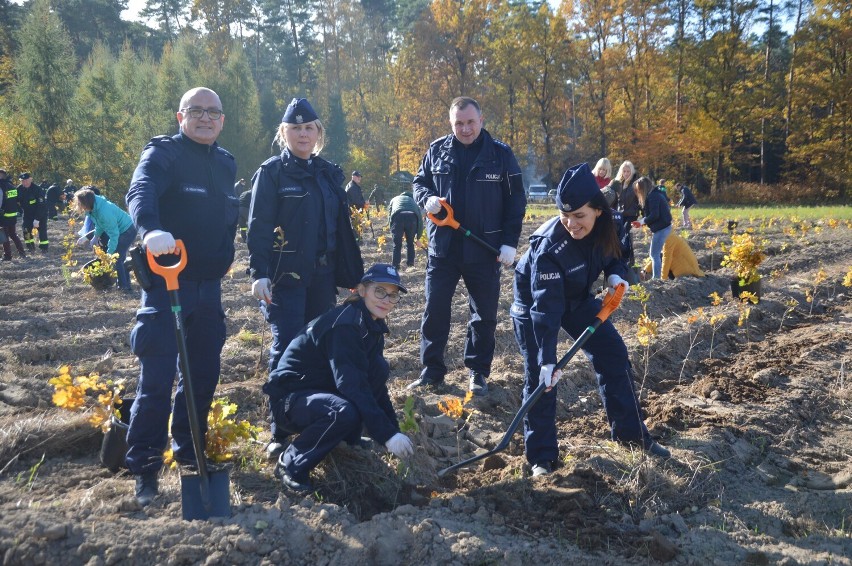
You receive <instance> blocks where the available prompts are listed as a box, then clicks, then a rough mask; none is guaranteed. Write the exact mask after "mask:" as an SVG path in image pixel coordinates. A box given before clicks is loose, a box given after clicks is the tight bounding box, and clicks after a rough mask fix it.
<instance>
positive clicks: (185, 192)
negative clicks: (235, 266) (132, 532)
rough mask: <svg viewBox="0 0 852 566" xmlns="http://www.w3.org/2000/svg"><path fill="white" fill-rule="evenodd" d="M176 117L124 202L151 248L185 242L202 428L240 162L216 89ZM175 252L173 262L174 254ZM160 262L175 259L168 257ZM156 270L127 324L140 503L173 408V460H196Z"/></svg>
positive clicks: (215, 365) (215, 366)
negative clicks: (174, 130)
mask: <svg viewBox="0 0 852 566" xmlns="http://www.w3.org/2000/svg"><path fill="white" fill-rule="evenodd" d="M176 117H177V121H178V124H179V125H180V132H179V133H178V134H177V135H174V136H158V137H156V138H153V139H152V140H151V141H150V142H149V143H148V145H147V146H145V149H144V150H143V151H142V157H141V158H140V160H139V164H138V165H137V166H136V171H135V172H134V173H133V178H132V180H131V181H130V189H129V190H128V192H127V208H128V211H129V212H130V216H131V217H132V218H133V223H134V224H135V225H136V228H137V230H138V232H139V235H140V236H141V237H142V241H143V242H144V244H145V245H146V246H147V248H148V250H149V251H150V252H151V253H152V254H153V255H154V256H160V255H163V254H174V253H176V252H178V249H177V248H176V246H175V240H176V239H181V240H183V243H184V245H185V247H186V255H187V264H186V267H185V268H184V270H183V271H182V272H181V275H180V290H179V295H180V303H181V306H182V307H183V319H184V333H185V335H186V346H187V356H188V358H189V364H190V367H191V371H192V380H193V386H194V393H195V404H196V407H197V408H198V421H199V424H200V425H201V432H202V434H205V433H206V431H207V414H208V412H209V410H210V404H211V403H212V401H213V392H214V390H215V389H216V385H217V384H218V382H219V369H220V354H221V352H222V346H223V345H224V344H225V321H224V314H223V311H222V290H221V282H222V277H223V276H224V275H225V273H226V272H227V271H228V268H229V267H230V265H231V263H232V262H233V260H234V236H235V234H236V230H237V217H238V213H239V202H238V200H237V196H236V195H235V194H234V179H235V178H236V164H235V162H234V157H233V156H232V155H231V154H230V153H228V152H227V151H225V150H224V149H222V148H221V147H219V145H218V144H217V143H216V139H217V138H218V137H219V133H220V132H221V131H222V126H223V125H224V122H225V115H224V112H223V111H222V103H221V101H220V100H219V96H218V95H217V94H216V93H215V92H213V91H212V90H210V89H207V88H194V89H192V90H189V91H188V92H187V93H186V94H184V95H183V98H182V99H181V101H180V107H179V110H178V111H177V114H176ZM169 259H171V260H172V263H173V262H174V261H173V260H174V257H172V258H169ZM160 262H161V263H164V264H168V263H169V261H165V262H164V261H163V258H161V259H160ZM151 279H152V283H151V286H150V288H148V289H143V291H142V301H141V308H140V309H139V310H138V311H137V313H136V321H137V322H136V326H135V327H134V328H133V331H132V332H131V334H130V344H131V348H132V350H133V353H134V354H136V355H137V356H138V357H139V365H140V368H141V371H140V375H139V384H138V385H137V389H136V399H135V401H134V403H133V406H132V409H131V412H130V429H129V431H128V433H127V444H128V446H129V450H128V452H127V467H128V468H129V469H130V471H131V473H133V474H134V476H135V477H136V499H137V501H138V502H139V504H140V505H142V506H145V505H148V504H150V503H151V501H152V500H153V499H154V497H155V496H156V495H157V491H158V488H157V475H158V472H159V471H160V468H162V466H163V458H162V454H163V450H164V449H165V448H166V440H167V437H168V422H169V415H170V414H171V417H172V428H171V433H172V449H173V451H174V457H175V460H176V461H177V462H178V464H181V465H187V464H194V463H195V450H194V448H193V445H192V436H191V433H190V430H189V420H188V418H187V410H186V399H185V398H184V388H183V379H182V376H180V377H179V379H178V386H177V392H176V394H175V398H174V409H173V410H172V398H171V397H172V395H171V392H172V384H173V383H174V378H175V371H176V369H175V368H176V367H177V366H178V352H177V343H176V341H175V338H174V320H173V317H172V316H171V314H170V310H171V306H170V301H169V296H168V292H167V290H166V287H165V280H164V279H163V278H162V277H159V276H153V277H152V278H151ZM201 456H202V457H203V455H201Z"/></svg>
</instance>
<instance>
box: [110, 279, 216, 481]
mask: <svg viewBox="0 0 852 566" xmlns="http://www.w3.org/2000/svg"><path fill="white" fill-rule="evenodd" d="M151 279H152V283H153V285H152V287H151V288H150V289H149V290H147V291H144V290H143V291H142V304H141V308H140V309H139V310H138V311H137V312H136V326H135V327H134V328H133V330H132V331H131V333H130V346H131V349H132V351H133V353H134V354H136V355H137V356H138V357H139V366H140V369H141V371H140V374H139V383H138V385H137V386H136V399H135V401H134V403H133V407H132V409H131V411H130V430H128V432H127V444H128V446H129V450H128V452H127V467H128V468H129V469H130V471H131V473H133V474H142V473H149V472H156V471H158V470H159V469H160V468H161V467H162V465H163V457H162V455H163V450H164V449H165V447H166V442H167V440H168V424H169V415H171V417H172V429H171V432H172V449H173V450H174V457H175V460H177V461H178V462H180V463H194V462H195V449H194V447H193V444H192V435H191V433H190V428H189V419H188V416H187V415H188V413H187V408H186V397H185V393H184V376H183V374H182V372H181V371H180V369H179V362H178V349H177V340H176V338H175V321H174V315H173V313H172V310H171V303H170V301H169V296H168V292H167V291H166V285H165V281H164V280H163V278H162V277H160V276H156V275H155V276H152V278H151ZM179 285H180V289H179V291H178V294H179V298H180V304H181V307H182V315H183V321H184V334H185V336H186V348H187V356H188V358H189V369H190V373H191V375H192V385H193V390H194V393H195V404H196V408H197V409H198V422H199V424H200V425H201V433H202V435H206V433H207V414H208V413H209V411H210V404H211V403H212V401H213V393H214V392H215V390H216V385H217V384H218V383H219V371H220V365H221V364H220V355H221V353H222V347H223V346H224V345H225V313H224V312H223V310H222V282H221V280H220V279H206V280H201V281H198V280H185V279H183V278H180V279H179ZM175 375H177V376H178V383H177V392H176V393H175V396H174V408H172V386H173V385H174V380H175Z"/></svg>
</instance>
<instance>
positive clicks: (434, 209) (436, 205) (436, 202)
mask: <svg viewBox="0 0 852 566" xmlns="http://www.w3.org/2000/svg"><path fill="white" fill-rule="evenodd" d="M441 208H443V207H442V206H441V199H439V198H438V197H429V198H427V199H426V212H428V213H429V214H438V213H439V212H441Z"/></svg>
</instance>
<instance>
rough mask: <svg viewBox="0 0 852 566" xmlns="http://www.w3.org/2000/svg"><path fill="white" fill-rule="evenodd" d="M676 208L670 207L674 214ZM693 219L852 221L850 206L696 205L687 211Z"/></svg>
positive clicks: (851, 208)
mask: <svg viewBox="0 0 852 566" xmlns="http://www.w3.org/2000/svg"><path fill="white" fill-rule="evenodd" d="M676 210H679V209H677V207H672V213H673V214H674V213H675V211H676ZM689 214H690V216H691V217H692V218H693V219H696V220H697V219H703V218H708V219H710V220H717V221H718V220H739V221H745V220H750V219H754V220H768V219H770V218H787V219H790V218H799V219H800V220H811V221H819V220H828V219H829V218H834V219H836V220H852V206H730V205H728V206H726V205H715V204H698V205H696V206H694V207H693V208H691V209H690V210H689Z"/></svg>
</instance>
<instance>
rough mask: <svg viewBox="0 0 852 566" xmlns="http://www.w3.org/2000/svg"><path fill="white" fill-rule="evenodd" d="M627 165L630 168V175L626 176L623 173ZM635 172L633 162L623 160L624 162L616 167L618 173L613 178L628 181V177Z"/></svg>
mask: <svg viewBox="0 0 852 566" xmlns="http://www.w3.org/2000/svg"><path fill="white" fill-rule="evenodd" d="M628 167H629V168H630V175H629V176H626V175H625V173H624V170H625V169H627V168H628ZM635 174H636V167H634V166H633V163H631V162H630V161H625V162H624V163H622V164H621V167H619V168H618V174H617V175H616V176H615V179H616V180H617V181H621V182H622V183H623V182H624V181H629V180H630V177H632V176H633V175H635Z"/></svg>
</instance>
